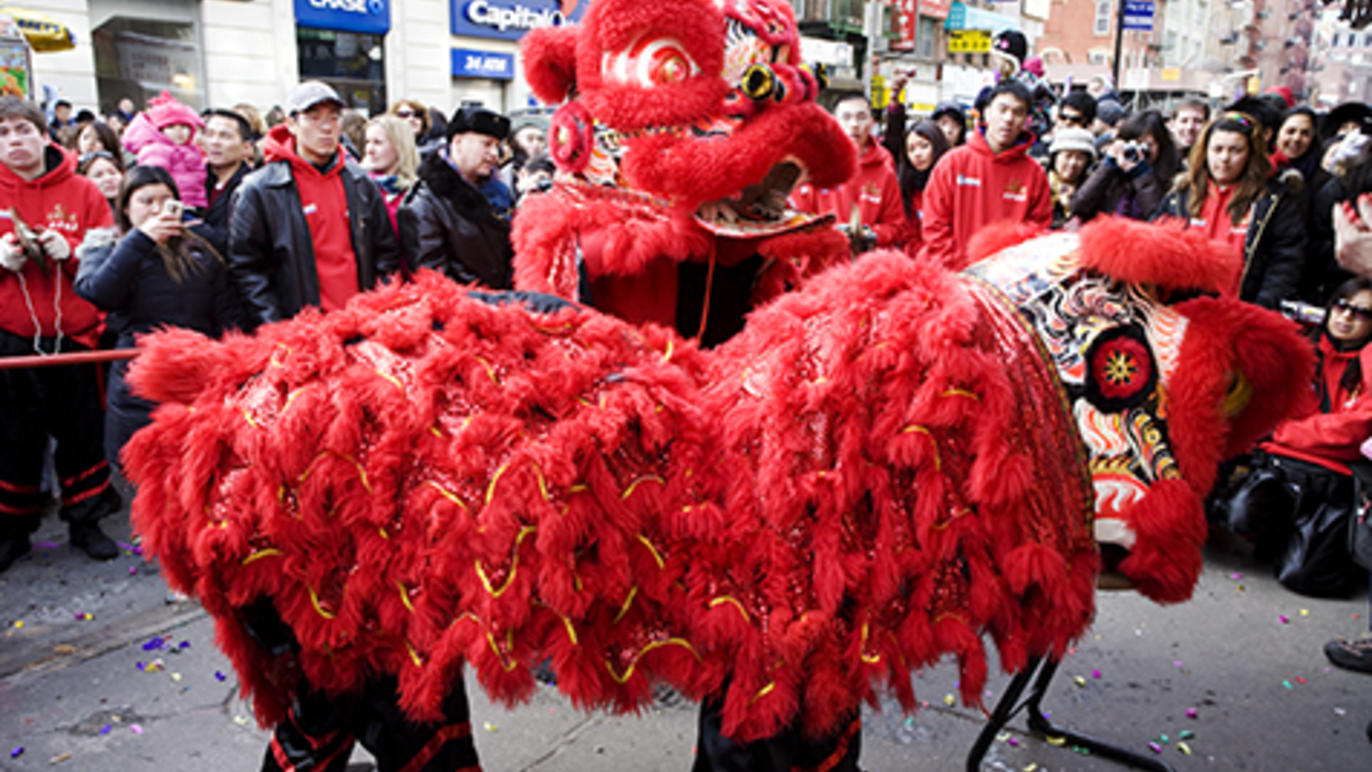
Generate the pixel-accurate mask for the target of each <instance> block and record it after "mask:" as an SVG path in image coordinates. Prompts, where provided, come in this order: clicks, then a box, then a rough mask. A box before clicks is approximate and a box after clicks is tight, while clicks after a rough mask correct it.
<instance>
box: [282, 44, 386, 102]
mask: <svg viewBox="0 0 1372 772" xmlns="http://www.w3.org/2000/svg"><path fill="white" fill-rule="evenodd" d="M295 32H296V46H297V48H298V49H299V51H300V77H301V78H302V79H308V78H314V79H317V80H322V81H324V82H325V83H328V84H329V85H330V86H333V87H334V89H336V90H337V91H338V94H339V96H341V97H343V101H344V102H346V103H347V104H348V106H349V107H354V108H357V109H359V110H362V111H363V112H365V113H367V114H369V115H379V114H381V113H384V112H385V111H386V62H385V54H384V53H383V48H382V45H381V41H382V39H383V38H382V36H381V35H367V34H363V33H360V32H338V31H335V30H326V29H313V28H311V27H296V30H295Z"/></svg>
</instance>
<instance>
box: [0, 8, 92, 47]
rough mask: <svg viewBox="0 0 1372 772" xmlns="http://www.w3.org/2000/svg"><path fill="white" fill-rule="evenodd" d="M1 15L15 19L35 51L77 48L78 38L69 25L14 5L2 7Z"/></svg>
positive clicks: (0, 9)
mask: <svg viewBox="0 0 1372 772" xmlns="http://www.w3.org/2000/svg"><path fill="white" fill-rule="evenodd" d="M0 14H5V15H6V16H9V17H10V18H12V19H14V22H15V23H16V24H18V25H19V29H21V30H23V32H24V38H25V39H26V40H28V41H29V45H30V46H31V47H33V50H34V51H38V52H49V51H70V50H71V49H73V48H76V36H75V35H73V34H72V33H71V30H70V29H68V28H67V25H65V24H63V23H61V22H59V21H56V20H54V19H52V18H51V17H48V16H44V15H43V14H41V13H38V12H37V11H30V10H29V9H27V8H17V7H15V6H12V5H0Z"/></svg>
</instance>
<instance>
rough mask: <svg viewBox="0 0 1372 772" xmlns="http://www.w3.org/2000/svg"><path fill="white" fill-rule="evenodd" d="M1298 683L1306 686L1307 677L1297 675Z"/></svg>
mask: <svg viewBox="0 0 1372 772" xmlns="http://www.w3.org/2000/svg"><path fill="white" fill-rule="evenodd" d="M1296 683H1298V684H1300V685H1301V686H1305V679H1304V678H1301V677H1300V676H1296Z"/></svg>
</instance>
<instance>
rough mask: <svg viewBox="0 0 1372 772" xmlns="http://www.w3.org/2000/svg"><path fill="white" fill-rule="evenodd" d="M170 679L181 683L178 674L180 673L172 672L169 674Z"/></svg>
mask: <svg viewBox="0 0 1372 772" xmlns="http://www.w3.org/2000/svg"><path fill="white" fill-rule="evenodd" d="M171 679H172V680H173V681H175V682H176V683H181V674H180V673H172V674H171Z"/></svg>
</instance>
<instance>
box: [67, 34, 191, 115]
mask: <svg viewBox="0 0 1372 772" xmlns="http://www.w3.org/2000/svg"><path fill="white" fill-rule="evenodd" d="M91 42H92V43H93V44H94V48H95V80H96V87H97V88H98V89H99V93H100V109H101V111H103V112H106V113H110V112H114V109H115V105H117V104H119V100H121V99H123V98H125V97H128V98H129V99H132V100H133V102H134V104H136V105H138V106H140V107H142V106H143V105H144V104H146V103H147V100H148V99H149V98H150V97H154V96H157V95H158V94H160V93H161V92H163V91H168V92H170V93H171V95H172V96H174V97H176V98H177V99H179V100H181V101H182V102H184V103H186V104H188V105H190V106H191V107H194V108H195V109H197V110H199V109H200V108H202V107H204V106H205V83H204V78H203V76H202V74H201V72H200V49H199V47H198V46H197V45H196V41H195V25H193V24H189V23H185V22H169V21H153V20H151V19H135V18H130V17H124V16H116V17H114V18H111V19H110V20H109V21H107V22H105V23H104V24H102V25H100V26H99V27H98V28H96V29H95V30H94V31H93V32H92V33H91Z"/></svg>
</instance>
